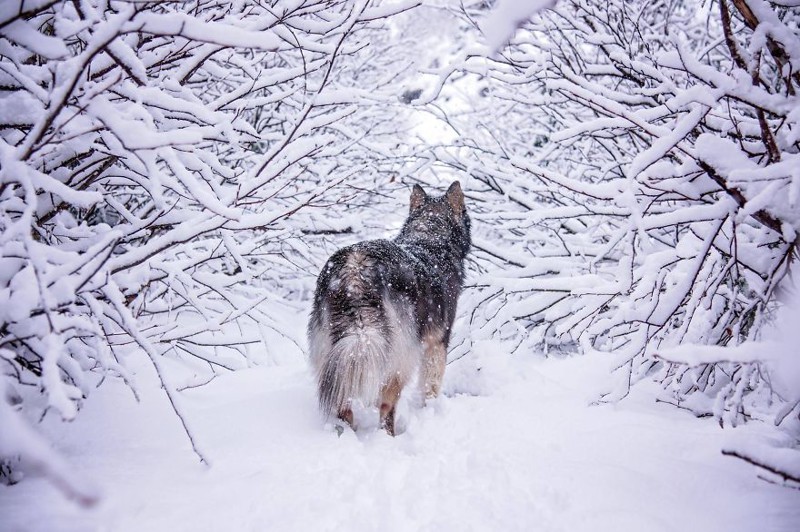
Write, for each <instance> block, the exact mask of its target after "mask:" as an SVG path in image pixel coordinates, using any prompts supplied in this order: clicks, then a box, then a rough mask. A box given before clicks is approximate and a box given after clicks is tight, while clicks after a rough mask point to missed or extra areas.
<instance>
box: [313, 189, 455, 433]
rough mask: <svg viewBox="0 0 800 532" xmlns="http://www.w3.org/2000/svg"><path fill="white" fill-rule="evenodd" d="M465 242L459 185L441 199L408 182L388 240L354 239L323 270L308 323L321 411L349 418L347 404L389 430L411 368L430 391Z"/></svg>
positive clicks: (439, 370)
mask: <svg viewBox="0 0 800 532" xmlns="http://www.w3.org/2000/svg"><path fill="white" fill-rule="evenodd" d="M468 248H469V219H468V218H467V217H466V212H465V210H464V209H463V195H462V194H461V189H460V186H459V185H458V184H455V185H454V186H452V187H451V189H450V190H448V193H447V194H446V195H445V196H443V197H441V198H428V197H427V195H425V193H424V191H422V189H421V188H420V187H415V189H414V193H412V198H411V213H410V215H409V219H408V220H407V221H406V224H405V225H404V227H403V230H402V231H401V233H400V235H399V236H398V237H397V238H396V239H395V240H394V241H388V240H373V241H367V242H360V243H358V244H355V245H352V246H349V247H346V248H344V249H341V250H339V251H338V252H336V253H335V254H334V255H333V256H332V257H331V258H330V259H329V260H328V262H327V264H326V265H325V267H324V268H323V270H322V272H321V274H320V276H319V278H318V280H317V288H316V292H315V296H314V307H313V310H312V313H311V320H310V322H309V330H308V332H309V345H310V350H311V351H310V358H311V362H312V365H313V367H314V369H315V372H316V375H317V381H318V395H319V405H320V409H321V410H322V412H323V413H325V414H326V415H327V414H335V415H337V416H338V417H340V418H341V419H344V420H346V421H347V422H348V423H350V424H351V425H352V424H353V414H352V409H351V405H353V404H354V402H360V403H361V404H363V405H365V406H377V407H379V409H380V418H381V423H382V425H383V426H384V427H385V428H386V430H387V431H388V432H389V433H390V434H393V433H394V407H395V404H396V402H397V398H398V396H399V395H400V392H401V391H402V389H403V387H404V386H405V385H406V384H407V383H408V381H409V380H410V379H411V378H412V377H413V374H414V371H415V370H416V368H418V367H420V368H421V369H422V371H423V379H422V380H423V381H424V382H428V381H430V382H431V385H430V386H426V390H425V391H426V394H427V395H436V394H438V390H439V385H440V384H441V377H442V374H443V372H444V362H445V360H444V358H445V354H446V347H447V342H448V341H449V336H450V328H451V326H452V323H453V318H454V317H455V306H456V300H457V297H458V294H459V292H460V289H461V283H462V281H463V259H464V256H465V255H466V253H467V250H468Z"/></svg>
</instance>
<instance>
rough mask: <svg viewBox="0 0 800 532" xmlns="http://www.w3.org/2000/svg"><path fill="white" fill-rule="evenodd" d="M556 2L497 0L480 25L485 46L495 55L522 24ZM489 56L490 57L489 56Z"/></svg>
mask: <svg viewBox="0 0 800 532" xmlns="http://www.w3.org/2000/svg"><path fill="white" fill-rule="evenodd" d="M556 1H557V0H499V1H498V2H497V6H496V7H495V8H494V9H493V10H492V13H491V14H490V15H489V16H488V17H487V18H486V20H485V21H483V23H482V24H481V29H482V30H483V32H484V34H485V35H486V45H487V47H488V49H489V51H490V53H491V54H494V53H496V52H497V51H498V50H499V49H500V48H501V47H502V46H503V45H504V44H506V43H507V42H508V40H509V39H510V38H511V37H513V36H514V33H515V32H516V31H517V28H519V27H520V26H521V25H522V24H524V23H525V22H526V21H527V20H528V19H530V18H531V17H532V16H533V15H534V14H535V13H538V12H539V11H542V10H544V9H548V8H551V7H553V6H554V5H555V4H556ZM491 54H490V55H491Z"/></svg>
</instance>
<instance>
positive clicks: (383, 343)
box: [312, 325, 390, 415]
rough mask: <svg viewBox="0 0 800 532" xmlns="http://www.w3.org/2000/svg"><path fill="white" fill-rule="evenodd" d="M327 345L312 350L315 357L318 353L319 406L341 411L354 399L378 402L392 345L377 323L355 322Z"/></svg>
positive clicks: (337, 411) (324, 410) (369, 403)
mask: <svg viewBox="0 0 800 532" xmlns="http://www.w3.org/2000/svg"><path fill="white" fill-rule="evenodd" d="M319 332H320V333H321V334H325V333H326V331H319ZM324 343H327V342H324ZM328 345H330V348H328V349H326V350H325V351H324V352H320V353H312V357H314V355H316V357H314V358H316V360H315V366H316V370H317V385H318V391H319V407H320V410H322V412H323V413H325V414H337V415H338V414H341V413H343V412H344V411H345V410H347V409H348V408H350V405H351V404H352V403H354V402H358V401H360V402H362V403H363V404H364V405H373V404H376V403H377V401H378V398H379V394H380V388H381V380H382V379H383V377H384V375H385V374H386V371H387V368H388V366H389V360H388V355H389V349H390V346H389V342H388V339H387V338H386V337H385V334H383V332H382V331H381V330H380V328H378V327H363V326H362V327H358V326H357V325H354V326H353V327H351V328H350V330H348V331H347V333H346V334H345V335H344V336H342V337H341V338H339V339H338V340H337V341H335V342H333V343H332V344H328Z"/></svg>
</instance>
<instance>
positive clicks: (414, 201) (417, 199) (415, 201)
mask: <svg viewBox="0 0 800 532" xmlns="http://www.w3.org/2000/svg"><path fill="white" fill-rule="evenodd" d="M427 198H428V195H427V194H425V191H424V190H422V187H421V186H419V185H414V188H413V189H412V190H411V212H414V211H416V210H417V209H419V208H420V207H422V204H423V203H425V200H426V199H427Z"/></svg>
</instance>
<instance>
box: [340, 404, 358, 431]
mask: <svg viewBox="0 0 800 532" xmlns="http://www.w3.org/2000/svg"><path fill="white" fill-rule="evenodd" d="M336 417H338V418H339V419H341V420H342V421H344V422H345V423H347V424H348V425H350V428H351V429H353V430H356V427H355V425H353V410H352V409H351V408H350V407H347V408H344V409H342V410H340V411H339V413H338V414H337V416H336Z"/></svg>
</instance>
